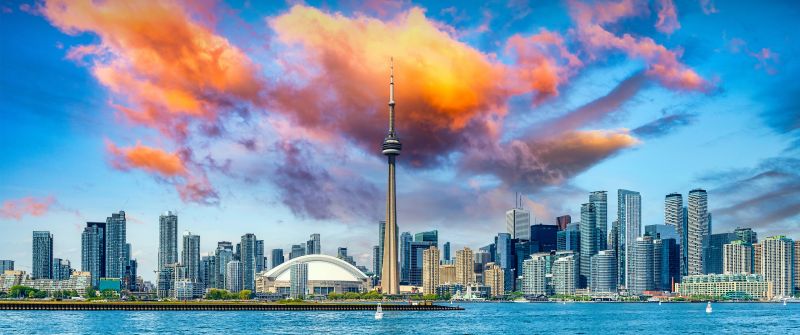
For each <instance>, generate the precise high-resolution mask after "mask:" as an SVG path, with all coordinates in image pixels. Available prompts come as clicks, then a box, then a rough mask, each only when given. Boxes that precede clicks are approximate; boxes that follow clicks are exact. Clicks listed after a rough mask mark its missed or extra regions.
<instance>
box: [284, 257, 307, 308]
mask: <svg viewBox="0 0 800 335" xmlns="http://www.w3.org/2000/svg"><path fill="white" fill-rule="evenodd" d="M306 294H308V263H295V264H292V267H291V269H289V297H291V298H292V299H298V298H302V297H304V296H305V295H306Z"/></svg>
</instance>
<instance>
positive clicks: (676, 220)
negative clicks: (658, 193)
mask: <svg viewBox="0 0 800 335" xmlns="http://www.w3.org/2000/svg"><path fill="white" fill-rule="evenodd" d="M684 222H685V218H684V207H683V196H682V195H681V194H680V193H670V194H667V196H666V197H664V224H665V225H668V226H672V227H674V228H675V232H676V233H677V234H678V244H679V248H680V268H681V274H684V273H686V251H687V250H688V249H686V242H687V240H686V226H685V224H684Z"/></svg>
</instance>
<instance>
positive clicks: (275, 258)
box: [270, 249, 284, 269]
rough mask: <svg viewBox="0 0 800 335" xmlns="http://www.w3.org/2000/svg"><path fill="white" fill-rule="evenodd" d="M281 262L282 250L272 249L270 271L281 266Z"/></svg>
mask: <svg viewBox="0 0 800 335" xmlns="http://www.w3.org/2000/svg"><path fill="white" fill-rule="evenodd" d="M283 262H284V260H283V249H272V267H270V269H271V268H274V267H276V266H278V265H281V264H283Z"/></svg>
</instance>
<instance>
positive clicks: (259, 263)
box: [256, 240, 267, 273]
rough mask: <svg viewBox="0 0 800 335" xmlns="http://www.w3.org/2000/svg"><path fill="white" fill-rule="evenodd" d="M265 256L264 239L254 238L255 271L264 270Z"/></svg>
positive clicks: (265, 264) (265, 265)
mask: <svg viewBox="0 0 800 335" xmlns="http://www.w3.org/2000/svg"><path fill="white" fill-rule="evenodd" d="M266 267H267V258H266V257H265V256H264V240H256V273H260V272H261V271H264V270H266Z"/></svg>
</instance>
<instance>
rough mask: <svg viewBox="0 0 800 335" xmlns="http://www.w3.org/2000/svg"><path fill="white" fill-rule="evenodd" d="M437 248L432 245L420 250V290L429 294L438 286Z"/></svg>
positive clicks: (438, 256)
mask: <svg viewBox="0 0 800 335" xmlns="http://www.w3.org/2000/svg"><path fill="white" fill-rule="evenodd" d="M439 258H440V255H439V249H437V248H436V247H435V246H432V247H430V248H428V249H425V250H424V251H423V252H422V292H424V293H426V294H431V293H435V292H436V287H437V286H439Z"/></svg>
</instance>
